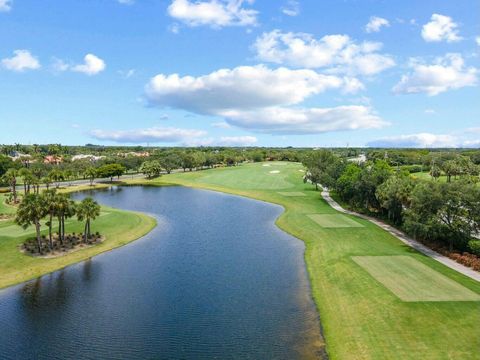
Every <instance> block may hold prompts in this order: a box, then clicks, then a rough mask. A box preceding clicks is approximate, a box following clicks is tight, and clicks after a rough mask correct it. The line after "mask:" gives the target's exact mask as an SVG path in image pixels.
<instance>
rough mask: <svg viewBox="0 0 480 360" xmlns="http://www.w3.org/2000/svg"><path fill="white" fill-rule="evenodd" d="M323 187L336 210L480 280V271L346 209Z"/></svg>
mask: <svg viewBox="0 0 480 360" xmlns="http://www.w3.org/2000/svg"><path fill="white" fill-rule="evenodd" d="M319 185H320V184H319ZM322 188H323V191H322V197H323V199H324V200H325V201H326V202H327V203H328V204H329V205H330V206H331V207H332V208H334V209H335V210H337V211H339V212H342V213H345V214H349V215H354V216H358V217H360V218H362V219H365V220H368V221H370V222H372V223H374V224H375V225H377V226H380V227H381V228H382V229H384V230H385V231H388V232H389V233H390V234H392V235H393V236H395V237H396V238H397V239H399V240H400V241H401V242H403V243H405V244H407V245H408V246H410V247H412V248H414V249H415V250H417V251H419V252H421V253H422V254H425V255H427V256H430V257H431V258H432V259H435V260H437V261H438V262H441V263H442V264H443V265H445V266H448V267H449V268H451V269H453V270H455V271H458V272H459V273H461V274H463V275H465V276H468V277H469V278H471V279H473V280H476V281H479V282H480V273H479V272H477V271H475V270H473V269H470V268H469V267H466V266H464V265H462V264H459V263H457V262H456V261H454V260H452V259H450V258H448V257H446V256H443V255H441V254H439V253H437V252H436V251H433V250H432V249H430V248H428V247H426V246H425V245H423V244H421V243H419V242H418V241H416V240H413V239H412V238H411V237H409V236H408V235H406V234H405V233H404V232H402V231H400V230H398V229H396V228H394V227H393V226H391V225H388V224H386V223H384V222H383V221H381V220H379V219H376V218H374V217H371V216H367V215H363V214H359V213H356V212H354V211H350V210H346V209H344V208H343V207H342V206H340V204H339V203H337V202H336V201H335V200H333V199H332V197H331V196H330V192H329V191H328V189H327V188H326V187H323V186H322Z"/></svg>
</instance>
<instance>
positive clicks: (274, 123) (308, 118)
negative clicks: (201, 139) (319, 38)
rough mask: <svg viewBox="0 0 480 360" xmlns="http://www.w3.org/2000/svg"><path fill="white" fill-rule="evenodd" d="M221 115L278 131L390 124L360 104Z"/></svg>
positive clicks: (241, 124) (310, 131) (248, 126)
mask: <svg viewBox="0 0 480 360" xmlns="http://www.w3.org/2000/svg"><path fill="white" fill-rule="evenodd" d="M222 115H223V116H224V117H225V119H226V121H227V122H228V123H229V124H232V125H235V126H238V127H241V128H245V129H249V130H253V131H258V132H267V133H275V134H318V133H325V132H331V131H341V130H358V129H372V128H380V127H383V126H385V125H387V123H386V122H385V121H384V120H382V119H381V118H380V117H379V116H378V115H376V114H375V113H373V111H372V110H371V108H369V107H367V106H361V105H350V106H338V107H333V108H285V107H268V108H263V109H259V110H250V111H242V110H229V111H225V112H223V113H222Z"/></svg>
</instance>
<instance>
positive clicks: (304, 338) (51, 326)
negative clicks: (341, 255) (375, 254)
mask: <svg viewBox="0 0 480 360" xmlns="http://www.w3.org/2000/svg"><path fill="white" fill-rule="evenodd" d="M92 194H93V196H94V197H95V199H96V200H98V201H99V202H100V203H102V204H105V205H109V206H113V207H118V208H123V209H129V210H137V211H144V212H148V213H150V214H153V215H154V216H155V217H157V219H158V226H157V228H156V229H154V230H153V231H152V232H151V233H150V234H149V235H147V236H145V237H144V238H143V239H141V240H138V241H136V242H133V243H131V244H129V245H127V246H124V247H122V248H119V249H116V250H113V251H111V252H108V253H105V254H102V255H99V256H97V257H95V258H93V259H91V260H89V261H86V262H83V263H79V264H76V265H73V266H70V267H68V268H66V269H64V270H61V271H58V272H55V273H53V274H50V275H46V276H43V277H42V278H39V279H37V280H34V281H30V282H28V283H24V284H21V285H19V286H15V287H12V288H9V289H5V290H3V291H0V358H1V359H214V358H217V359H226V358H248V359H273V358H275V359H295V358H304V357H306V358H309V357H315V356H318V355H319V353H320V352H321V338H320V330H319V323H318V318H317V313H316V310H315V307H314V304H313V302H312V300H311V298H310V290H309V285H308V280H307V275H306V271H305V266H304V262H303V250H304V247H303V243H302V242H301V241H299V240H297V239H295V238H293V237H291V236H289V235H287V234H285V233H284V232H282V231H281V230H279V229H278V228H277V227H276V226H275V225H274V221H275V218H276V217H278V216H279V215H280V214H281V212H282V209H281V208H280V207H278V206H274V205H271V204H267V203H262V202H258V201H253V200H249V199H244V198H240V197H235V196H230V195H225V194H220V193H215V192H210V191H202V190H195V189H189V188H184V187H165V188H153V187H152V188H149V187H132V188H116V189H110V190H104V191H96V192H94V193H92ZM84 196H85V194H76V195H74V197H75V198H76V199H80V198H82V197H84ZM93 230H94V231H95V223H93Z"/></svg>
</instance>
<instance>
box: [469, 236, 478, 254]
mask: <svg viewBox="0 0 480 360" xmlns="http://www.w3.org/2000/svg"><path fill="white" fill-rule="evenodd" d="M468 247H469V248H470V251H471V252H472V253H473V254H475V255H478V256H480V240H470V241H469V242H468Z"/></svg>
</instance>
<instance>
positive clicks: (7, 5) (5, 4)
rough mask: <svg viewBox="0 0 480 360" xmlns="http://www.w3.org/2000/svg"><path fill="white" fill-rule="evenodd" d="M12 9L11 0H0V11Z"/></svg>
mask: <svg viewBox="0 0 480 360" xmlns="http://www.w3.org/2000/svg"><path fill="white" fill-rule="evenodd" d="M11 9H12V0H0V12H7V11H10V10H11Z"/></svg>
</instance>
